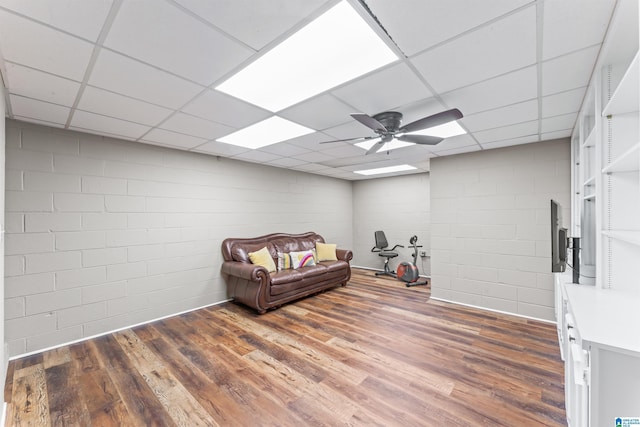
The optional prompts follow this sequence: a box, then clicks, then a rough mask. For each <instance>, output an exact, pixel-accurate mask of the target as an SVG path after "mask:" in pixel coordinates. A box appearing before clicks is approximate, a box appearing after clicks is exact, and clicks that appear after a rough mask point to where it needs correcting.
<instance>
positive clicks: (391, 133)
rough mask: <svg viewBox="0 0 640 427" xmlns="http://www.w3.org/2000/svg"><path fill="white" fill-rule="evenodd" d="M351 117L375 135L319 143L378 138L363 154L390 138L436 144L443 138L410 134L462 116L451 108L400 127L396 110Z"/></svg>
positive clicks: (422, 143)
mask: <svg viewBox="0 0 640 427" xmlns="http://www.w3.org/2000/svg"><path fill="white" fill-rule="evenodd" d="M351 117H353V118H354V119H356V120H357V121H359V122H360V123H362V124H363V125H365V126H366V127H368V128H369V129H372V130H373V131H374V132H375V133H377V135H376V136H363V137H357V138H347V139H337V140H334V141H323V142H321V143H320V144H328V143H332V142H348V141H357V140H361V141H368V140H371V139H378V141H376V143H375V144H373V145H372V146H371V148H369V149H368V150H367V152H366V153H365V154H371V153H375V152H376V151H378V150H380V149H381V148H382V147H383V146H384V144H386V143H387V142H390V141H391V140H392V139H394V138H395V139H397V140H399V141H405V142H411V143H414V144H421V145H436V144H438V143H439V142H441V141H442V140H443V139H444V138H440V137H438V136H430V135H411V132H417V131H419V130H422V129H428V128H431V127H434V126H438V125H442V124H445V123H449V122H452V121H454V120H458V119H461V118H462V113H461V112H460V110H458V109H457V108H453V109H451V110H447V111H442V112H440V113H437V114H433V115H431V116H427V117H423V118H421V119H419V120H416V121H414V122H411V123H409V124H407V125H404V126H402V127H400V123H401V121H402V113H399V112H397V111H385V112H382V113H378V114H376V115H375V116H373V117H371V116H369V115H367V114H362V113H354V114H351Z"/></svg>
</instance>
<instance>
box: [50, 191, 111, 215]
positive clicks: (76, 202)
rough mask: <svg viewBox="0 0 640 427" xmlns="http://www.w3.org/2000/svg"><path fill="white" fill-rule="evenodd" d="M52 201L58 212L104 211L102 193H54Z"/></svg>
mask: <svg viewBox="0 0 640 427" xmlns="http://www.w3.org/2000/svg"><path fill="white" fill-rule="evenodd" d="M53 203H54V206H55V208H56V211H59V212H104V196H102V195H95V194H71V193H56V194H54V197H53Z"/></svg>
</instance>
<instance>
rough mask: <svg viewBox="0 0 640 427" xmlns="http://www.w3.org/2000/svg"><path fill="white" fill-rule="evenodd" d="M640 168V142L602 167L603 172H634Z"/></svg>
mask: <svg viewBox="0 0 640 427" xmlns="http://www.w3.org/2000/svg"><path fill="white" fill-rule="evenodd" d="M637 170H640V142H638V143H636V144H635V145H634V146H633V147H631V148H629V149H628V150H627V151H625V152H624V153H622V154H621V155H620V157H618V158H617V159H615V160H614V161H613V162H611V164H610V165H608V166H606V167H605V168H603V169H602V173H613V172H633V171H637Z"/></svg>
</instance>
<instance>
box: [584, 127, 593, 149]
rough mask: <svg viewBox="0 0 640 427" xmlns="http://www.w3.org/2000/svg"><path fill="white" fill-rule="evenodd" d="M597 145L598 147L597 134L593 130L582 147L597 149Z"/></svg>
mask: <svg viewBox="0 0 640 427" xmlns="http://www.w3.org/2000/svg"><path fill="white" fill-rule="evenodd" d="M595 145H596V133H595V132H594V131H593V128H591V131H589V135H588V136H587V139H585V140H584V142H583V143H582V147H583V148H587V147H595Z"/></svg>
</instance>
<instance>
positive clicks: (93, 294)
mask: <svg viewBox="0 0 640 427" xmlns="http://www.w3.org/2000/svg"><path fill="white" fill-rule="evenodd" d="M126 284H127V282H126V281H120V282H108V283H100V284H98V285H93V286H83V287H82V304H91V303H94V302H99V301H108V300H112V299H118V298H122V297H124V296H125V295H126V293H127V292H126Z"/></svg>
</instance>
